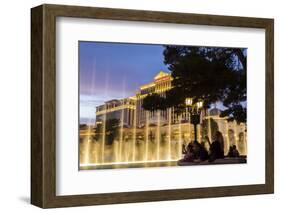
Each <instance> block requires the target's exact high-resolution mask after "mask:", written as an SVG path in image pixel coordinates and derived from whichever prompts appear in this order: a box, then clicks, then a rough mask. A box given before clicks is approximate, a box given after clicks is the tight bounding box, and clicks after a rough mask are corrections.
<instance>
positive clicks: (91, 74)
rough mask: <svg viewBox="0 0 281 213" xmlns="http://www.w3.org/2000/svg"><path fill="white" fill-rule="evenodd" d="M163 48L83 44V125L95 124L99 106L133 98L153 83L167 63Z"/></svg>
mask: <svg viewBox="0 0 281 213" xmlns="http://www.w3.org/2000/svg"><path fill="white" fill-rule="evenodd" d="M163 50H164V47H163V46H162V45H148V44H124V43H103V42H84V41H80V42H79V72H80V75H79V76H80V122H81V123H85V122H86V123H89V122H91V123H93V122H94V120H95V116H96V115H95V110H96V106H98V105H101V104H103V103H104V102H105V101H108V100H110V99H120V98H125V97H129V96H132V95H134V94H135V93H136V91H137V90H138V88H139V86H141V85H143V84H146V83H149V82H151V81H153V78H154V76H155V75H156V74H157V73H158V72H159V71H160V70H163V71H166V72H168V68H167V67H166V65H165V64H164V63H163V60H164V56H163Z"/></svg>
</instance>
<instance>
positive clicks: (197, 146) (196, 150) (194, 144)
mask: <svg viewBox="0 0 281 213" xmlns="http://www.w3.org/2000/svg"><path fill="white" fill-rule="evenodd" d="M191 145H192V151H193V153H194V158H195V159H199V158H200V151H201V145H200V143H199V142H198V141H193V142H192V144H191Z"/></svg>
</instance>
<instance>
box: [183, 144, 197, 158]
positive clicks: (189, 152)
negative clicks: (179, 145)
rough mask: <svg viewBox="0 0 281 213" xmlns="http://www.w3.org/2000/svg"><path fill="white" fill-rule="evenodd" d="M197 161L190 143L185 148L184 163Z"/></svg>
mask: <svg viewBox="0 0 281 213" xmlns="http://www.w3.org/2000/svg"><path fill="white" fill-rule="evenodd" d="M194 159H195V155H194V151H193V146H192V143H189V144H188V145H187V147H186V148H185V155H184V159H183V160H184V161H186V162H193V161H194Z"/></svg>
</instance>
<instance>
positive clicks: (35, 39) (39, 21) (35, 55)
mask: <svg viewBox="0 0 281 213" xmlns="http://www.w3.org/2000/svg"><path fill="white" fill-rule="evenodd" d="M42 73H43V6H42V5H41V6H38V7H35V8H32V9H31V199H30V200H31V204H33V205H36V206H38V207H43V203H44V195H43V193H44V188H43V167H42V157H43V149H42V146H43V140H42V112H43V109H42V91H43V87H42Z"/></svg>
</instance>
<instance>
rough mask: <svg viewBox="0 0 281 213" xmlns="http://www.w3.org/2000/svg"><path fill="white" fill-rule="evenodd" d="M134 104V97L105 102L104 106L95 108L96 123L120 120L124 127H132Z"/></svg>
mask: <svg viewBox="0 0 281 213" xmlns="http://www.w3.org/2000/svg"><path fill="white" fill-rule="evenodd" d="M135 103H136V101H135V97H129V98H124V99H121V100H116V99H114V100H110V101H107V102H105V104H104V105H100V106H98V107H96V122H97V123H98V122H103V121H104V120H109V119H118V120H120V121H121V120H122V122H123V125H124V126H128V127H130V126H133V123H134V115H135V109H136V107H135V105H136V104H135Z"/></svg>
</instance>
